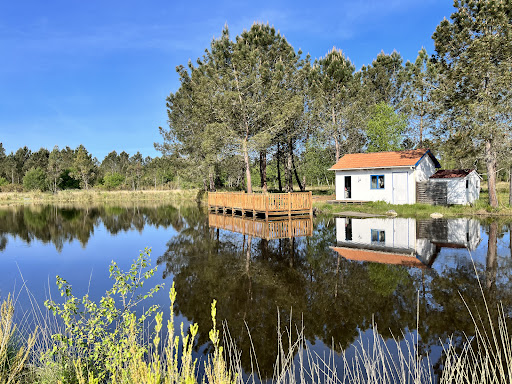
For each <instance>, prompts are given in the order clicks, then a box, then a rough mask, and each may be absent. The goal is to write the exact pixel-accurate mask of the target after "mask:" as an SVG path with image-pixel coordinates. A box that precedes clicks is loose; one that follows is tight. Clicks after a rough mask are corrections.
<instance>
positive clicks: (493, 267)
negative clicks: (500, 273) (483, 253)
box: [485, 221, 498, 290]
mask: <svg viewBox="0 0 512 384" xmlns="http://www.w3.org/2000/svg"><path fill="white" fill-rule="evenodd" d="M497 256H498V223H497V222H496V221H493V222H492V223H491V224H489V240H488V243H487V257H486V259H485V286H486V287H487V289H488V290H491V288H493V287H494V286H495V285H496V273H497V270H498V259H497Z"/></svg>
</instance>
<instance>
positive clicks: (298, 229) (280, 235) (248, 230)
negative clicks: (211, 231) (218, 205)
mask: <svg viewBox="0 0 512 384" xmlns="http://www.w3.org/2000/svg"><path fill="white" fill-rule="evenodd" d="M208 225H209V226H210V227H212V228H218V229H225V230H228V231H231V232H237V233H241V234H243V235H248V236H253V237H259V238H261V239H266V240H273V239H286V238H292V237H301V236H311V235H312V234H313V220H312V219H311V217H310V216H301V217H289V218H286V219H284V218H283V219H271V220H269V219H265V220H263V219H258V218H257V217H246V216H245V217H242V216H232V215H219V214H214V213H210V214H209V215H208Z"/></svg>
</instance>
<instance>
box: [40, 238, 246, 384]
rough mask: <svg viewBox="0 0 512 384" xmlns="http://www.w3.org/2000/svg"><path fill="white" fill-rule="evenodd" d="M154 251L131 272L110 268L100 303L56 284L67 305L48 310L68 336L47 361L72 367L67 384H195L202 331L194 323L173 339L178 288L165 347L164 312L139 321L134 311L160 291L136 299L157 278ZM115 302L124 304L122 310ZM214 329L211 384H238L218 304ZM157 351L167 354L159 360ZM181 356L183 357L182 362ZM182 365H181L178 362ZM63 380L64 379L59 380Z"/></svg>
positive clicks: (173, 292) (56, 337) (58, 336)
mask: <svg viewBox="0 0 512 384" xmlns="http://www.w3.org/2000/svg"><path fill="white" fill-rule="evenodd" d="M149 256H150V250H149V249H147V248H146V249H145V250H144V252H142V253H141V254H140V255H139V257H138V259H137V260H135V261H134V263H133V264H132V266H131V268H130V270H129V271H127V272H123V271H121V270H120V269H119V267H118V266H117V264H116V263H115V262H112V264H111V266H110V277H111V278H112V279H113V281H114V284H113V286H112V288H111V289H109V290H108V291H107V292H106V294H105V295H104V296H103V297H102V298H101V299H100V301H99V302H98V303H96V302H93V301H91V300H90V299H89V297H88V295H85V296H83V298H78V297H75V296H73V294H72V289H71V285H70V284H69V283H68V282H67V281H66V280H64V279H62V278H61V277H59V276H57V285H58V287H59V289H60V292H61V295H62V296H63V297H65V303H64V304H61V305H59V304H56V303H55V302H54V301H49V300H47V301H46V302H45V306H46V307H47V308H48V309H50V310H51V311H53V313H54V314H55V315H58V316H59V317H60V318H61V320H62V321H63V323H64V326H65V332H64V333H60V334H56V335H54V336H53V338H54V341H55V345H54V347H53V350H52V351H51V352H50V353H49V354H47V356H46V357H47V360H48V361H50V362H52V361H59V362H61V365H62V366H63V367H64V369H62V372H66V371H67V372H69V367H74V368H73V369H74V374H75V375H76V377H67V378H66V379H65V382H78V383H80V384H82V383H83V384H86V383H98V382H109V383H113V384H125V383H126V384H128V383H155V384H157V383H162V382H165V383H197V382H198V380H197V374H198V372H197V366H196V365H197V361H196V360H195V359H193V357H192V348H193V346H194V343H195V336H196V335H197V331H198V326H197V324H193V325H191V326H190V329H189V330H188V332H186V331H185V330H184V329H183V323H182V324H181V327H180V330H181V332H180V333H181V345H180V337H179V336H176V337H175V336H174V302H175V300H176V290H175V289H174V284H173V286H172V288H171V290H170V293H169V298H170V301H171V305H170V310H171V314H170V319H169V321H168V322H167V332H168V337H167V342H166V343H165V344H164V345H160V341H161V339H160V335H161V330H162V324H163V313H162V312H158V313H157V312H156V311H157V309H158V307H157V306H152V307H150V308H149V309H148V310H147V311H145V312H144V314H143V315H142V316H140V317H139V318H137V316H136V315H135V313H134V312H133V309H134V307H135V306H136V305H137V304H138V303H140V302H141V301H143V300H144V299H146V298H148V297H151V296H153V295H154V294H155V293H156V292H157V291H159V290H160V288H161V287H162V286H160V285H157V286H155V287H154V288H152V289H150V290H149V291H148V292H147V293H146V294H137V292H138V290H139V289H140V288H142V287H143V285H144V282H145V281H146V280H147V279H149V278H150V277H151V276H153V275H154V273H155V272H156V267H155V268H153V269H149ZM116 303H118V304H119V303H120V304H121V306H120V308H118V307H117V306H116ZM153 315H155V316H154V320H155V323H156V325H155V329H154V337H153V341H152V343H148V342H147V341H146V342H144V341H142V342H141V337H140V336H141V333H142V331H143V324H144V322H145V321H147V320H148V319H149V318H150V317H153ZM211 315H212V320H213V329H212V330H211V331H210V340H211V342H212V344H213V347H214V351H213V356H210V357H209V358H208V361H207V363H206V364H205V375H206V377H207V378H208V382H212V383H214V382H215V383H219V384H231V383H234V382H235V380H236V377H237V376H236V375H232V374H231V373H230V371H229V369H228V367H227V364H226V361H225V360H224V357H223V349H222V347H221V346H220V337H219V330H218V329H217V327H216V302H215V301H214V302H213V304H212V306H211ZM159 351H162V352H163V355H162V356H161V355H160V354H159ZM180 351H181V357H180V358H178V356H179V352H180ZM178 360H179V361H178ZM61 381H62V380H61Z"/></svg>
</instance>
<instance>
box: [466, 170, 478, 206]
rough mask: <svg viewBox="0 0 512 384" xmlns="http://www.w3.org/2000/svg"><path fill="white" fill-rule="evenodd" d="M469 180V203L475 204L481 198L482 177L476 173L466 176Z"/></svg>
mask: <svg viewBox="0 0 512 384" xmlns="http://www.w3.org/2000/svg"><path fill="white" fill-rule="evenodd" d="M466 177H467V179H468V180H469V188H468V200H467V202H468V203H470V204H471V203H473V202H475V201H476V200H478V199H479V198H480V177H478V175H477V174H476V173H475V172H471V173H470V174H469V175H467V176H466Z"/></svg>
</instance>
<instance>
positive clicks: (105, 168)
mask: <svg viewBox="0 0 512 384" xmlns="http://www.w3.org/2000/svg"><path fill="white" fill-rule="evenodd" d="M174 165H175V163H173V161H172V159H171V158H170V157H156V158H150V157H143V156H142V155H141V154H140V153H139V152H137V153H136V154H134V155H132V156H130V155H129V154H128V153H126V152H124V151H123V152H121V153H119V154H118V153H117V152H116V151H112V152H110V153H109V154H108V155H107V156H105V158H104V159H103V161H101V163H100V162H99V161H98V160H97V159H96V158H93V157H92V155H91V154H90V153H89V152H88V151H87V149H86V148H85V147H84V146H83V145H80V146H79V147H78V148H76V149H71V148H69V147H66V148H63V149H59V148H58V147H55V148H53V150H52V151H51V152H50V151H49V150H48V149H46V148H41V149H39V150H38V151H37V152H32V151H31V150H30V149H29V148H27V147H23V148H20V149H18V150H17V151H16V152H11V153H10V154H9V155H6V153H5V149H4V147H3V144H2V143H0V190H1V191H21V190H23V189H24V190H40V191H52V192H56V191H59V190H65V189H89V188H92V187H98V188H104V189H108V190H117V189H131V190H140V189H148V188H151V189H162V188H176V187H178V186H177V185H175V184H173V181H174V182H175V183H176V182H177V174H176V168H175V166H174Z"/></svg>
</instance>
